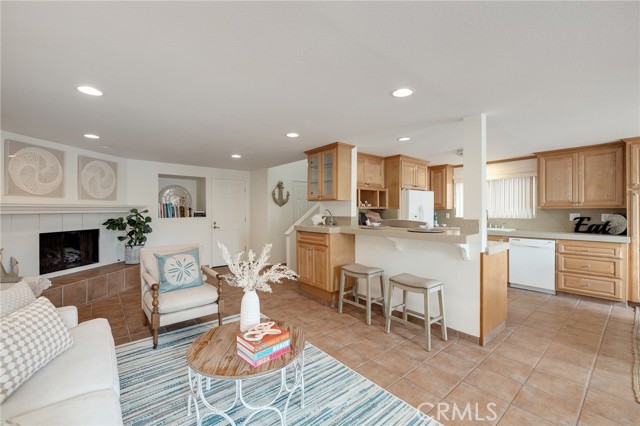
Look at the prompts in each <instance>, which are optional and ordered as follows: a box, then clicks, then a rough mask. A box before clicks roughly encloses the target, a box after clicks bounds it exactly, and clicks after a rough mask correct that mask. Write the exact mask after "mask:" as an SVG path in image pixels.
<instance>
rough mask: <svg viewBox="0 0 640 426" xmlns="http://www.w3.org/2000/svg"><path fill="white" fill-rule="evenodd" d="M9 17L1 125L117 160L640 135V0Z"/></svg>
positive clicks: (253, 157) (433, 156)
mask: <svg viewBox="0 0 640 426" xmlns="http://www.w3.org/2000/svg"><path fill="white" fill-rule="evenodd" d="M0 7H1V12H2V29H1V31H2V33H1V35H2V40H1V42H2V51H1V54H2V57H1V59H2V75H1V77H2V99H1V101H2V123H1V125H2V129H3V130H5V131H10V132H15V133H19V134H24V135H28V136H33V137H38V138H42V139H46V140H50V141H54V142H59V143H63V144H68V145H73V146H78V147H83V148H89V149H92V150H95V151H99V152H104V153H109V154H112V155H118V156H122V157H127V158H139V159H147V160H154V161H165V162H174V163H184V164H193V165H201V166H213V167H223V168H235V169H245V170H251V169H256V168H261V167H270V166H274V165H278V164H283V163H287V162H290V161H294V160H299V159H302V158H304V155H303V151H304V150H306V149H309V148H312V147H316V146H320V145H324V144H327V143H331V142H333V141H337V140H339V141H343V142H347V143H351V144H354V145H357V146H358V147H359V149H360V150H361V151H364V152H369V153H373V154H379V155H392V154H396V153H404V154H408V155H414V156H418V157H422V158H426V159H428V160H430V161H432V163H433V164H439V163H445V162H454V163H459V162H460V158H459V157H456V156H455V155H454V154H453V153H454V151H455V150H456V149H458V148H461V147H462V140H461V138H462V122H461V119H462V117H464V116H467V115H474V114H478V113H486V114H487V123H488V152H487V157H488V159H489V160H493V159H500V158H508V157H517V156H523V155H528V154H530V153H532V152H534V151H541V150H547V149H553V148H559V147H569V146H579V145H589V144H596V143H602V142H607V141H612V140H616V139H619V138H622V137H630V136H638V135H640V122H639V121H640V106H639V105H640V33H639V27H640V7H639V3H638V2H598V3H596V2H585V3H579V2H513V3H512V2H509V3H505V2H486V3H485V2H475V3H468V2H464V3H463V2H188V3H186V2H185V3H182V2H8V1H2V3H1V6H0ZM83 84H86V85H93V86H95V87H98V88H99V89H101V90H102V91H103V92H104V94H105V95H104V96H103V97H100V98H94V97H89V96H86V95H83V94H81V93H79V92H77V91H76V90H75V87H76V86H79V85H83ZM403 86H408V87H411V88H413V89H414V90H415V94H414V95H413V96H411V97H409V98H405V99H396V98H392V97H391V96H390V95H389V93H390V92H391V91H392V90H394V89H396V88H398V87H403ZM290 131H295V132H298V133H300V134H301V136H300V137H299V138H298V139H289V138H286V137H285V136H284V135H285V133H287V132H290ZM84 133H96V134H99V135H100V136H101V139H100V140H99V141H97V142H96V141H90V140H87V139H85V138H83V137H82V135H83V134H84ZM400 136H410V137H411V138H412V139H411V141H410V142H397V141H396V138H398V137H400ZM101 144H105V145H109V146H110V147H111V149H104V148H100V147H99V145H101ZM233 153H240V154H242V156H243V157H242V159H240V160H233V159H231V158H230V155H231V154H233Z"/></svg>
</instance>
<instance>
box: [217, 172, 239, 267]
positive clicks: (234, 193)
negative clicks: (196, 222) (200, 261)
mask: <svg viewBox="0 0 640 426" xmlns="http://www.w3.org/2000/svg"><path fill="white" fill-rule="evenodd" d="M246 187H247V186H246V182H245V180H244V179H212V180H211V203H212V204H211V226H212V228H213V229H212V232H211V235H212V242H213V250H212V260H211V265H212V266H222V265H226V262H225V261H224V260H223V259H222V255H221V254H220V249H218V241H220V242H221V243H223V244H224V245H225V246H227V248H228V249H229V253H231V255H232V256H234V255H235V254H236V253H240V252H241V251H245V249H246V244H247V192H246Z"/></svg>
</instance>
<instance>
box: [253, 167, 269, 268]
mask: <svg viewBox="0 0 640 426" xmlns="http://www.w3.org/2000/svg"><path fill="white" fill-rule="evenodd" d="M267 176H268V170H267V169H259V170H253V171H252V172H251V197H250V203H251V238H250V243H249V248H251V250H253V251H259V250H261V249H262V247H263V246H264V245H265V244H267V243H268V242H269V212H268V209H265V206H266V205H267V204H268V199H267V195H268V193H269V189H268V188H269V187H268V184H267V180H268V177H267ZM272 261H273V260H272Z"/></svg>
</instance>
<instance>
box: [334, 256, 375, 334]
mask: <svg viewBox="0 0 640 426" xmlns="http://www.w3.org/2000/svg"><path fill="white" fill-rule="evenodd" d="M383 272H384V270H383V269H382V268H375V267H371V266H364V265H360V264H359V263H353V264H351V265H344V266H343V267H342V270H341V272H340V299H339V300H338V312H340V313H342V304H343V303H348V304H350V305H353V306H357V307H359V308H366V309H367V325H371V303H378V302H381V303H382V315H384V314H385V312H386V310H385V303H384V284H383V282H382V273H383ZM345 276H350V277H354V278H355V279H356V282H355V284H354V285H353V289H352V293H353V300H350V299H345V298H344V281H345ZM375 277H379V279H380V294H381V296H380V297H377V298H375V299H371V279H372V278H375ZM359 278H362V279H366V280H367V290H366V294H365V298H366V304H365V305H362V304H360V303H358V297H359V294H358V279H359Z"/></svg>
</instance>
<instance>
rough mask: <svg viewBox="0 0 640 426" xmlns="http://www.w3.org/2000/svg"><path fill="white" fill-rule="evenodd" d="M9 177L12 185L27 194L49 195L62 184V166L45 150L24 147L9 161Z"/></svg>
mask: <svg viewBox="0 0 640 426" xmlns="http://www.w3.org/2000/svg"><path fill="white" fill-rule="evenodd" d="M8 172H9V176H11V180H12V181H13V183H14V184H15V185H16V186H17V187H18V188H20V189H22V190H23V191H25V192H28V193H29V194H34V195H45V194H49V193H51V192H53V191H55V190H56V188H58V186H60V183H62V166H61V165H60V162H59V161H58V159H57V158H56V157H55V156H54V155H53V154H52V153H50V152H49V151H47V150H46V149H42V148H38V147H33V146H30V147H26V148H22V149H20V150H19V151H17V152H16V153H15V154H14V156H13V157H12V158H11V160H10V161H9V167H8Z"/></svg>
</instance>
